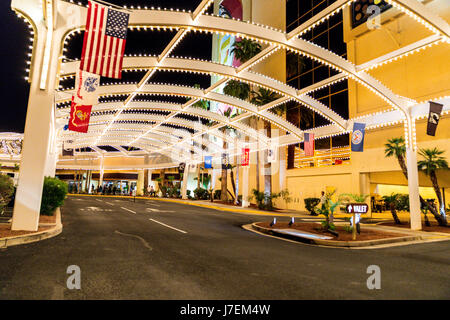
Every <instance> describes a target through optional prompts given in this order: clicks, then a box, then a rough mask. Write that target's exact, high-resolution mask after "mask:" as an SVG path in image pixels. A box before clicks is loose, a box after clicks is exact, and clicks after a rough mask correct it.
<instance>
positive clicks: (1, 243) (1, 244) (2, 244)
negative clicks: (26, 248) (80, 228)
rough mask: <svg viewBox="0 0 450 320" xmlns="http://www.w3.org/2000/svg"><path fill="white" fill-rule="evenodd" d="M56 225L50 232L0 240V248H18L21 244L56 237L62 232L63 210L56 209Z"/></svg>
mask: <svg viewBox="0 0 450 320" xmlns="http://www.w3.org/2000/svg"><path fill="white" fill-rule="evenodd" d="M55 215H56V225H55V226H54V227H53V228H51V229H48V230H45V231H40V232H35V233H30V234H22V235H20V236H13V237H6V238H0V248H7V247H11V246H17V245H20V244H28V243H33V242H38V241H41V240H45V239H49V238H53V237H56V236H57V235H59V234H60V233H61V232H62V229H63V228H62V223H61V210H60V208H56V210H55Z"/></svg>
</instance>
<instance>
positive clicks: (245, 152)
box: [241, 148, 250, 167]
mask: <svg viewBox="0 0 450 320" xmlns="http://www.w3.org/2000/svg"><path fill="white" fill-rule="evenodd" d="M249 163H250V149H249V148H242V159H241V165H242V166H243V167H248V165H249Z"/></svg>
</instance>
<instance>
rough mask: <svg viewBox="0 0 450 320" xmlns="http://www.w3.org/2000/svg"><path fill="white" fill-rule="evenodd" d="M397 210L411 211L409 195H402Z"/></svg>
mask: <svg viewBox="0 0 450 320" xmlns="http://www.w3.org/2000/svg"><path fill="white" fill-rule="evenodd" d="M396 209H397V210H398V211H409V194H400V195H399V196H398V198H397V203H396Z"/></svg>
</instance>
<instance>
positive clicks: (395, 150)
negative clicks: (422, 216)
mask: <svg viewBox="0 0 450 320" xmlns="http://www.w3.org/2000/svg"><path fill="white" fill-rule="evenodd" d="M384 146H385V150H384V154H385V156H386V157H392V156H395V157H396V158H397V161H398V164H399V165H400V168H401V169H402V172H403V175H404V176H405V178H406V180H408V169H407V167H406V162H405V154H406V146H405V139H404V138H403V137H399V138H392V139H388V143H386V144H385V145H384ZM419 199H420V203H421V204H422V206H424V207H428V210H430V212H431V213H432V214H433V216H434V218H435V219H436V221H437V222H438V223H439V225H440V226H445V225H447V221H444V220H443V219H442V216H441V215H440V214H439V213H438V212H437V210H436V208H434V207H433V206H432V205H431V204H430V203H428V202H427V201H425V200H424V199H423V198H422V196H420V195H419Z"/></svg>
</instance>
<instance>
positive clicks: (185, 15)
mask: <svg viewBox="0 0 450 320" xmlns="http://www.w3.org/2000/svg"><path fill="white" fill-rule="evenodd" d="M27 1H28V2H32V1H33V0H23V2H27ZM13 2H16V3H18V2H19V1H18V0H16V1H13ZM351 2H352V1H351V0H340V1H337V2H336V3H335V4H334V5H333V6H331V7H329V8H327V9H326V10H324V11H322V12H320V13H319V14H317V15H316V16H314V17H313V18H312V19H311V20H310V21H307V22H306V23H305V24H304V25H301V26H299V27H298V28H297V29H295V30H294V31H292V32H290V33H288V34H287V33H285V32H282V31H279V30H275V29H273V28H271V27H267V26H261V25H257V24H254V23H247V22H242V21H237V20H234V19H224V18H221V17H217V16H211V15H204V14H203V12H204V11H205V10H206V9H207V8H208V6H209V5H210V4H211V3H212V1H211V0H203V1H202V2H201V4H200V5H199V6H198V7H197V9H196V10H195V11H194V12H193V13H190V12H179V11H161V10H133V14H132V15H131V16H130V26H129V27H130V28H131V29H133V28H156V29H160V28H162V29H165V28H169V29H175V30H177V34H176V35H175V37H174V38H173V40H172V41H171V43H170V44H169V45H168V46H167V47H166V49H165V50H164V51H163V52H162V53H161V54H160V55H159V56H158V57H136V58H126V59H125V61H124V63H125V68H129V69H134V68H144V69H149V71H148V72H147V74H146V76H145V77H144V78H143V79H142V80H141V82H140V83H139V84H138V85H137V86H136V85H112V86H104V87H102V88H101V90H102V93H103V94H105V95H107V94H117V93H127V94H129V97H128V99H127V100H126V102H125V103H123V104H122V106H119V107H118V108H117V109H114V106H112V105H111V104H109V106H110V107H112V108H113V109H112V110H118V111H117V112H116V114H115V115H114V116H113V117H109V118H108V116H99V117H98V118H99V119H98V120H99V121H98V122H101V121H105V120H106V122H107V124H99V125H98V128H96V129H100V130H99V131H101V130H103V131H102V134H101V135H100V138H97V139H96V140H95V141H93V142H94V145H96V144H97V145H102V143H100V142H106V140H104V139H101V138H102V137H103V136H107V135H108V134H107V132H109V130H110V129H111V130H112V128H114V121H118V120H119V119H126V120H128V119H127V118H129V117H130V114H128V113H127V114H126V116H123V115H121V112H122V111H123V110H128V109H130V110H133V105H134V104H136V102H133V99H134V98H135V97H136V95H137V94H141V93H150V94H167V95H179V96H187V97H190V98H191V100H190V101H188V103H186V104H185V105H183V106H177V107H174V108H172V109H171V110H169V108H168V109H167V110H166V111H170V112H171V113H170V114H169V116H167V117H165V119H155V120H158V121H155V123H157V125H156V127H155V126H154V125H150V126H149V127H150V128H149V129H148V130H147V131H145V132H144V134H141V135H140V136H138V137H137V138H136V139H134V140H132V141H129V142H130V144H129V145H131V146H138V145H142V142H141V141H140V140H142V139H144V140H149V139H148V138H149V137H151V136H153V135H154V134H158V133H157V132H158V131H160V129H161V127H162V126H161V124H164V123H168V124H170V123H171V122H173V121H175V119H177V118H175V116H176V115H177V114H180V113H186V114H195V112H196V113H197V115H198V116H200V117H204V118H208V119H212V120H213V121H216V122H219V124H218V125H216V126H213V127H211V128H202V129H201V130H200V131H199V132H198V133H196V134H194V135H191V136H190V137H185V138H179V140H180V141H179V142H177V143H175V144H172V145H169V146H168V147H166V148H170V147H175V146H178V145H179V144H180V142H181V143H184V142H187V141H188V139H194V138H198V137H199V136H201V135H203V134H205V133H208V134H212V135H215V134H217V132H218V129H220V128H221V127H223V126H225V125H227V126H232V127H235V128H236V129H237V130H241V131H242V132H243V133H245V134H247V135H249V136H252V134H254V132H252V131H251V129H249V127H247V128H245V127H242V125H243V124H242V123H239V122H238V121H240V120H242V119H244V118H246V117H248V116H250V115H256V116H258V117H261V118H264V119H266V120H269V121H270V122H272V123H273V124H275V125H277V126H279V127H280V128H282V129H283V130H286V131H287V132H289V133H291V134H290V135H286V136H284V137H281V138H280V140H283V141H292V142H291V143H295V142H299V141H301V140H302V137H303V134H302V132H301V130H299V129H298V128H297V127H295V126H293V125H292V124H290V123H289V122H287V121H286V120H284V119H283V118H281V117H278V116H276V115H274V114H273V113H271V112H270V111H269V109H270V108H272V107H274V106H276V105H279V104H281V103H284V102H286V101H288V100H296V101H298V102H299V103H301V104H303V105H306V106H308V107H309V108H311V109H313V110H314V111H316V112H318V113H319V114H322V115H323V116H325V117H326V118H328V119H329V120H330V121H332V122H333V124H332V125H330V126H327V129H329V128H333V129H332V133H331V134H333V133H336V130H337V131H338V132H348V131H349V127H350V125H351V124H352V122H353V121H346V120H344V119H343V118H342V117H340V116H339V115H337V114H336V113H334V112H333V111H332V110H331V109H328V108H327V107H325V106H324V105H322V104H320V103H319V102H318V101H316V100H314V99H312V98H311V97H310V96H308V95H307V94H306V93H305V91H303V90H301V91H296V90H295V89H293V88H291V87H289V86H287V85H286V84H283V83H281V82H278V81H276V80H273V79H270V78H268V77H265V76H263V75H259V74H256V73H252V72H250V71H248V69H249V68H250V67H251V66H253V65H255V64H256V63H258V62H260V61H261V60H262V59H264V58H265V57H267V56H268V55H270V54H272V53H273V52H275V51H276V50H278V49H285V50H288V51H293V52H295V53H298V54H301V55H304V56H307V57H309V58H311V59H314V60H316V61H319V62H321V63H323V64H324V65H327V66H330V67H332V68H334V69H335V70H337V71H339V72H340V75H338V76H339V77H341V78H342V77H345V78H350V79H353V80H355V81H357V82H358V83H360V84H362V85H364V86H365V87H367V88H368V89H370V90H371V91H373V92H374V93H375V94H377V95H378V96H379V97H381V98H382V99H383V100H385V101H386V102H387V103H388V104H389V105H390V106H392V107H394V108H395V109H397V110H400V112H401V113H402V114H403V117H404V118H406V119H407V120H408V126H410V125H409V124H410V122H411V111H410V109H411V107H412V106H413V105H415V104H416V102H415V101H413V100H411V99H408V98H406V97H401V96H399V95H396V94H395V93H393V92H392V91H391V90H390V89H389V88H387V87H386V86H384V85H383V84H382V83H380V82H379V81H377V80H376V79H375V78H373V77H372V76H370V75H369V74H367V73H366V72H364V70H365V68H364V69H361V68H357V66H355V65H354V64H352V63H351V62H349V61H347V60H345V59H343V58H342V57H340V56H338V55H336V54H334V53H332V52H330V51H328V50H326V49H324V48H321V47H319V46H317V45H315V44H313V43H311V42H308V41H306V40H303V39H300V38H298V37H297V36H298V35H301V34H302V33H303V32H305V31H307V30H309V29H310V28H312V27H314V26H315V25H316V24H317V23H319V22H321V21H323V20H325V19H326V18H327V17H329V16H331V15H332V14H334V13H335V12H337V11H339V10H341V9H342V8H344V7H345V6H346V5H349V4H350V3H351ZM388 2H389V3H391V4H393V5H394V6H395V7H396V8H398V9H400V10H401V11H403V12H404V13H406V14H408V15H409V16H411V17H413V18H414V19H416V20H417V21H418V22H420V23H422V24H423V25H424V26H425V27H427V28H428V29H430V30H431V31H432V32H433V33H435V34H436V35H439V36H440V39H441V40H442V39H443V40H444V41H445V42H449V37H450V27H449V25H448V24H447V23H446V22H445V21H444V20H443V19H441V18H440V17H438V16H436V15H435V14H434V13H432V12H431V11H430V10H428V9H427V8H426V6H424V5H423V4H422V3H420V2H418V1H417V0H388ZM70 6H76V5H75V4H70V3H66V2H60V3H59V7H58V9H57V10H60V11H61V12H63V11H66V12H67V8H68V7H70ZM13 7H14V5H13ZM77 7H78V6H77ZM22 9H23V8H22ZM78 9H80V11H79V12H80V17H79V21H85V20H86V19H85V16H86V11H87V10H86V8H85V7H78ZM17 10H18V11H21V10H20V8H18V9H17ZM24 14H25V16H26V17H30V16H32V15H27V13H26V12H25V13H24ZM31 19H32V18H31ZM59 21H62V22H60V23H59V26H58V27H57V28H56V30H55V34H54V35H53V37H54V39H62V41H61V44H59V46H60V47H61V52H62V47H63V43H65V40H66V39H67V38H68V37H69V36H70V34H71V33H73V32H77V31H80V30H82V29H83V28H84V25H83V24H78V25H77V24H73V23H68V22H67V21H65V20H61V19H60V20H59ZM31 23H32V24H33V25H34V21H31ZM188 32H206V33H221V34H229V35H233V36H238V37H241V38H248V39H252V40H255V41H258V42H261V43H263V44H267V47H265V49H264V50H263V51H262V52H261V53H260V54H259V55H257V56H255V57H254V58H253V59H251V60H250V61H248V62H247V63H245V64H244V65H242V66H241V67H239V68H237V69H234V68H232V67H227V66H221V65H218V64H215V63H211V62H205V61H197V60H190V59H174V58H169V57H168V56H169V55H170V53H171V52H172V50H173V49H174V48H175V46H176V45H177V44H178V43H179V42H180V41H181V40H182V39H183V37H184V36H185V35H186V34H187V33H188ZM368 67H370V66H368ZM74 70H75V64H71V63H66V64H63V66H62V68H61V73H60V76H67V75H68V74H70V73H71V72H73V71H74ZM156 70H177V71H192V72H199V73H209V74H217V75H220V76H222V77H224V79H225V80H220V81H219V83H218V84H217V85H216V86H212V87H210V88H208V89H207V90H204V91H203V90H199V89H194V88H185V87H178V86H167V85H159V84H157V85H152V84H146V83H147V81H148V80H149V79H150V78H151V76H152V75H153V73H154V72H155V71H156ZM228 79H237V80H239V81H244V82H248V83H252V84H255V85H258V86H262V87H265V88H268V89H270V90H273V91H275V92H278V93H279V94H281V95H283V98H280V99H279V100H277V101H275V102H274V103H271V104H269V105H267V106H262V107H259V108H258V107H257V106H254V105H252V104H250V103H248V102H245V101H242V100H239V99H236V98H232V97H227V96H225V95H220V94H218V93H216V92H213V90H214V88H215V87H217V86H218V85H220V84H222V83H224V82H226V81H227V80H228ZM328 83H330V82H328ZM325 85H326V84H325ZM201 99H205V100H211V101H219V102H222V103H225V104H229V105H233V106H235V107H237V108H239V109H242V110H246V113H244V114H242V115H239V116H238V117H236V118H235V119H219V118H218V116H217V114H215V115H213V114H212V113H211V112H207V111H204V110H202V114H201V115H200V112H199V111H196V110H193V109H195V108H192V107H191V105H192V104H194V103H195V102H197V101H199V100H201ZM138 104H139V107H138V106H136V108H137V109H142V108H143V107H142V104H141V103H138ZM104 107H106V106H101V105H100V106H99V107H98V109H97V108H96V109H94V111H96V110H100V109H103V108H104ZM137 109H136V110H137ZM148 109H149V110H151V109H158V108H152V107H150V108H148ZM159 110H161V108H159ZM133 117H134V118H139V116H138V115H133ZM145 117H147V118H149V116H148V115H145ZM93 118H96V117H95V116H94V117H93ZM176 121H178V120H176ZM93 127H97V125H96V123H94V126H93ZM121 127H123V125H122V124H121ZM126 129H128V127H126ZM144 130H145V129H144ZM174 130H176V129H174ZM409 130H410V131H411V130H412V129H411V128H409ZM325 131H329V130H325ZM410 133H411V132H410ZM91 134H92V136H95V132H94V131H93V132H92V133H91ZM127 134H128V133H127ZM171 134H172V133H171ZM63 136H64V137H66V135H63ZM134 136H135V135H134V134H133V133H131V135H129V137H126V138H125V139H123V140H124V141H125V140H127V139H128V138H133V137H134ZM172 136H174V134H172ZM410 136H411V134H410ZM70 137H76V135H70ZM85 137H86V140H87V141H89V142H90V141H91V140H89V139H90V138H91V136H89V135H87V136H85ZM253 138H255V136H253ZM265 139H266V138H265ZM263 140H264V139H263ZM99 143H100V144H99ZM194 149H195V148H194ZM150 150H153V151H156V150H157V149H150ZM159 150H161V148H159ZM164 150H166V149H164ZM194 152H195V150H194Z"/></svg>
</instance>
